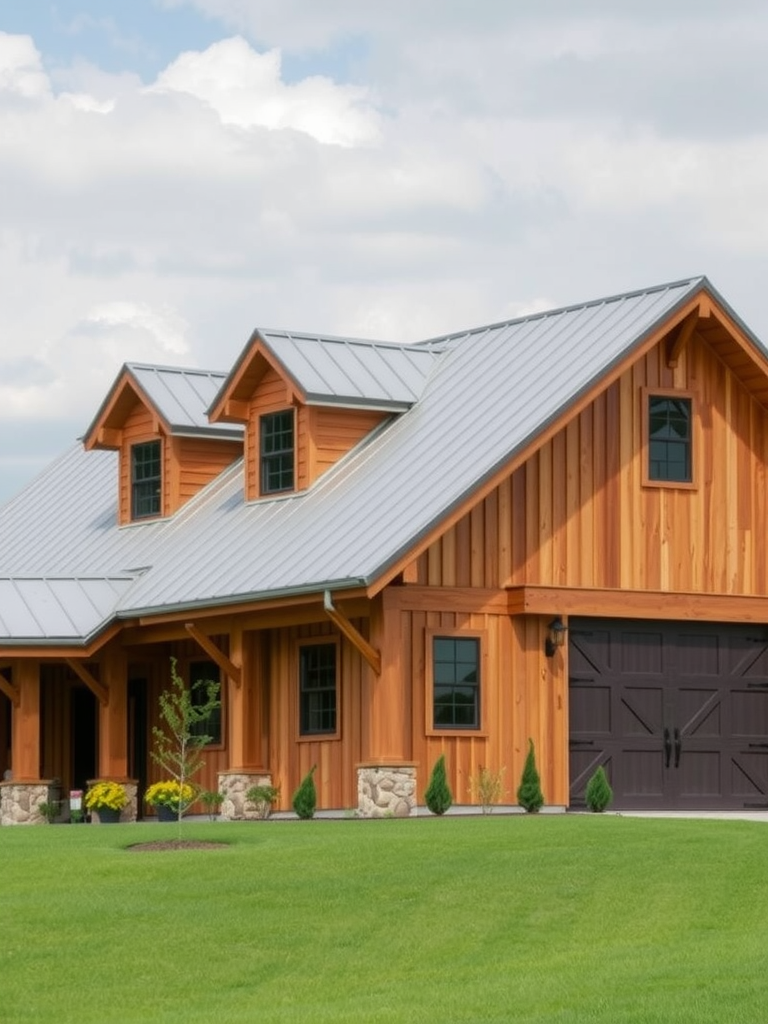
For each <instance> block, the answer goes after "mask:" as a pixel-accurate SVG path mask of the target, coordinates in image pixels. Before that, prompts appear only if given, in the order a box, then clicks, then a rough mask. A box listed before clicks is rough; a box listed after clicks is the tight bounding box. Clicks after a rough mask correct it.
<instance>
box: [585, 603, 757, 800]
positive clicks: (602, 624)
mask: <svg viewBox="0 0 768 1024" xmlns="http://www.w3.org/2000/svg"><path fill="white" fill-rule="evenodd" d="M568 637H569V663H570V664H569V668H570V673H569V674H570V685H569V699H570V779H571V790H570V803H571V806H573V807H583V806H584V790H585V788H586V785H587V782H588V781H589V778H590V776H591V775H592V773H593V771H594V770H595V768H596V767H597V766H598V765H603V767H604V768H605V770H606V772H607V774H608V777H609V779H610V782H611V786H612V787H613V791H614V801H613V804H612V807H613V808H615V809H622V808H624V809H626V810H629V809H632V808H634V809H636V810H641V809H642V810H659V809H664V810H696V809H699V810H733V809H737V808H738V809H741V808H745V807H747V808H749V807H751V808H764V807H765V808H768V629H767V628H766V627H764V626H732V625H723V624H709V623H685V622H645V621H630V620H621V619H578V618H572V619H571V620H570V622H569V631H568Z"/></svg>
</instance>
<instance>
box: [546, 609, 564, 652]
mask: <svg viewBox="0 0 768 1024" xmlns="http://www.w3.org/2000/svg"><path fill="white" fill-rule="evenodd" d="M567 631H568V627H567V626H565V625H564V624H563V620H562V619H561V618H560V616H559V615H558V616H557V618H555V619H552V621H551V622H550V624H549V634H548V636H547V639H546V640H545V641H544V653H545V654H546V656H547V657H548V658H552V657H554V654H555V652H556V651H557V648H558V647H562V646H563V644H564V643H565V634H566V632H567Z"/></svg>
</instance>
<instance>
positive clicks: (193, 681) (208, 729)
mask: <svg viewBox="0 0 768 1024" xmlns="http://www.w3.org/2000/svg"><path fill="white" fill-rule="evenodd" d="M208 683H221V671H220V669H219V666H218V665H217V664H216V662H215V661H192V662H190V664H189V689H190V693H191V695H192V705H193V707H196V708H200V707H203V706H204V705H205V704H207V703H208ZM219 700H221V692H219ZM190 732H191V733H192V735H193V736H208V737H209V740H208V744H209V745H211V746H214V745H220V744H221V741H222V732H221V705H219V707H217V708H214V709H213V711H212V712H211V714H210V717H209V718H208V719H207V721H205V722H196V723H195V724H194V725H193V727H192V729H191V730H190Z"/></svg>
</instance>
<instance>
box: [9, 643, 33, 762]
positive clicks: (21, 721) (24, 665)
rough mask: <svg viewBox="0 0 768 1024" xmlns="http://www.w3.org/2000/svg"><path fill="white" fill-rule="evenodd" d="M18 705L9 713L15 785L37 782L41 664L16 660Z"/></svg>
mask: <svg viewBox="0 0 768 1024" xmlns="http://www.w3.org/2000/svg"><path fill="white" fill-rule="evenodd" d="M13 685H14V687H15V689H16V690H17V692H18V695H19V702H18V705H16V706H15V707H14V708H13V710H12V712H11V715H12V724H11V737H12V738H11V771H12V773H13V778H14V781H16V782H26V781H29V782H31V781H36V780H39V778H40V662H39V661H32V660H27V659H26V658H24V659H19V660H18V661H16V663H15V664H14V666H13Z"/></svg>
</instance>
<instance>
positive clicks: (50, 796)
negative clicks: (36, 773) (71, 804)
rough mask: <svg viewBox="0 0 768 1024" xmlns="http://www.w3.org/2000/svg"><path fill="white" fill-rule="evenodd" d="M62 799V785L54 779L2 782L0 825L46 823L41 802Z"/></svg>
mask: <svg viewBox="0 0 768 1024" xmlns="http://www.w3.org/2000/svg"><path fill="white" fill-rule="evenodd" d="M60 799H61V787H60V786H59V784H58V783H57V782H53V781H52V780H46V779H41V780H40V781H39V782H0V825H44V824H45V820H46V819H45V815H44V814H43V813H42V811H41V810H40V804H44V803H53V802H54V801H58V800H60Z"/></svg>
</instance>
